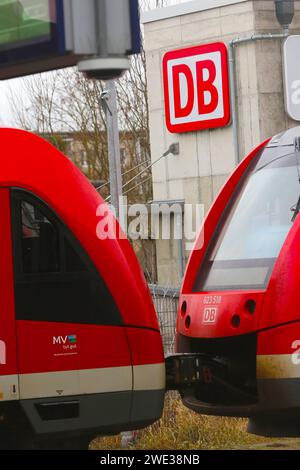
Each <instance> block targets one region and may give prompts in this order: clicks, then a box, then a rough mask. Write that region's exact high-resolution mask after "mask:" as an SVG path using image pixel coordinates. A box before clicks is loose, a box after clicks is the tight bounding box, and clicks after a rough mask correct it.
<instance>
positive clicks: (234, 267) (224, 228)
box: [194, 148, 300, 292]
mask: <svg viewBox="0 0 300 470" xmlns="http://www.w3.org/2000/svg"><path fill="white" fill-rule="evenodd" d="M297 158H298V157H297V155H295V154H294V153H293V154H290V155H281V156H278V152H277V154H275V153H273V154H272V149H270V148H269V149H266V150H265V151H264V152H263V153H262V155H260V156H259V157H258V159H257V160H256V162H255V164H254V167H252V169H251V170H250V172H249V174H248V176H247V178H246V179H245V180H244V182H243V183H242V186H241V188H240V189H239V193H238V195H237V196H236V195H235V196H233V202H231V207H230V208H229V209H228V212H227V215H225V217H224V219H223V221H222V222H221V223H220V226H219V228H218V231H217V234H216V238H215V240H214V241H213V242H212V244H211V246H210V249H209V250H208V253H207V255H206V258H205V260H204V262H203V263H202V266H201V267H200V269H199V272H198V274H197V277H196V282H195V285H194V291H196V292H197V291H211V290H231V289H233V290H234V289H248V288H257V289H260V288H264V287H265V286H266V284H267V282H268V280H269V278H270V275H271V272H272V268H273V266H274V264H275V261H276V259H277V257H278V255H279V252H280V250H281V248H282V245H283V243H284V240H285V238H286V236H287V234H288V232H289V230H290V228H291V226H292V223H293V212H292V211H293V208H294V207H295V205H296V203H297V201H298V199H299V194H300V185H299V176H298V168H297V166H298V161H297ZM299 163H300V162H299ZM283 188H284V190H283Z"/></svg>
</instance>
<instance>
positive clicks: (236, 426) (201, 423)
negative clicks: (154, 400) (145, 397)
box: [91, 395, 272, 450]
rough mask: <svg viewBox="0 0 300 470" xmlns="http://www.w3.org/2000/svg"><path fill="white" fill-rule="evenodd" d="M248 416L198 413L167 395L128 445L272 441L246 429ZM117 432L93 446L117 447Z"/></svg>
mask: <svg viewBox="0 0 300 470" xmlns="http://www.w3.org/2000/svg"><path fill="white" fill-rule="evenodd" d="M246 428H247V420H245V419H237V418H219V417H214V416H203V415H197V414H196V413H194V412H192V411H189V410H188V409H187V408H185V407H184V406H183V405H182V403H181V401H180V399H178V398H177V397H176V396H174V395H173V396H169V397H168V398H167V399H166V403H165V409H164V414H163V417H162V419H161V420H160V421H159V422H158V423H155V424H154V425H152V426H150V427H148V428H147V429H145V430H143V431H140V432H139V434H138V439H137V442H136V443H135V444H134V445H133V446H131V449H147V450H151V449H152V450H165V449H237V448H241V447H244V448H245V447H248V446H249V447H251V446H253V445H263V444H268V443H271V442H272V441H271V440H270V439H267V438H261V437H257V436H253V435H250V434H248V433H247V432H246ZM120 442H121V439H120V436H114V437H103V438H100V437H99V438H97V439H95V440H94V441H93V443H92V444H91V449H94V450H100V449H101V450H112V449H114V450H117V449H120V448H121V447H120Z"/></svg>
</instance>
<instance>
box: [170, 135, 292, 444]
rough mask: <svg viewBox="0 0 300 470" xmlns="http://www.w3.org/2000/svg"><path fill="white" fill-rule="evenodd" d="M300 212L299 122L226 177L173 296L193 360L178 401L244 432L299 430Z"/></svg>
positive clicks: (183, 343)
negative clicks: (243, 423) (237, 419)
mask: <svg viewBox="0 0 300 470" xmlns="http://www.w3.org/2000/svg"><path fill="white" fill-rule="evenodd" d="M299 211H300V127H297V128H294V129H291V130H289V131H287V132H284V133H282V134H280V135H278V136H276V137H274V138H273V139H271V140H269V141H267V142H264V143H263V144H261V145H260V146H259V147H258V148H256V149H255V150H254V151H253V152H252V153H251V154H250V155H248V156H247V157H246V158H245V159H244V160H243V161H242V162H241V163H240V165H239V166H238V167H237V168H236V170H235V171H234V173H233V174H232V175H231V177H230V178H229V179H228V181H227V183H226V184H225V185H224V187H223V189H222V190H221V192H220V194H219V195H218V197H217V199H216V201H215V203H214V204H213V206H212V208H211V210H210V211H209V213H208V215H207V217H206V220H205V222H204V225H203V227H202V230H201V233H200V235H199V239H198V241H197V243H196V245H195V249H194V251H193V252H192V254H191V257H190V260H189V263H188V267H187V271H186V274H185V278H184V282H183V286H182V292H181V296H180V305H179V312H178V319H177V352H178V353H186V354H187V353H189V355H190V356H188V355H187V358H188V357H190V360H191V364H192V366H191V367H192V368H191V370H192V373H191V374H190V376H189V379H188V378H187V385H186V386H182V387H181V394H182V397H183V400H184V403H185V404H186V406H188V407H189V408H191V409H193V410H195V411H196V412H199V413H204V414H213V415H228V416H245V417H250V426H249V430H250V431H252V432H255V433H260V434H266V435H298V436H299V435H300V296H299V292H300V290H299V286H300V269H299V266H300V249H299V247H300V216H299ZM203 240H204V242H203V243H202V241H203ZM179 357H180V356H179ZM192 375H193V377H192Z"/></svg>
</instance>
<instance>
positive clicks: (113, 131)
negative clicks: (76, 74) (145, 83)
mask: <svg viewBox="0 0 300 470" xmlns="http://www.w3.org/2000/svg"><path fill="white" fill-rule="evenodd" d="M106 83H107V91H108V99H107V106H106V116H107V121H106V122H107V145H108V162H109V183H110V194H111V204H112V205H113V207H114V208H115V211H116V217H117V218H118V219H119V217H120V198H121V196H122V172H121V158H120V136H119V126H118V108H117V93H116V85H115V82H114V80H108V81H107V82H106Z"/></svg>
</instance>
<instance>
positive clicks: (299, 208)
mask: <svg viewBox="0 0 300 470" xmlns="http://www.w3.org/2000/svg"><path fill="white" fill-rule="evenodd" d="M294 148H295V157H296V165H297V173H298V181H299V185H300V167H299V160H298V156H299V153H300V137H295V139H294ZM291 211H293V212H294V214H293V217H292V220H291V221H292V222H294V221H295V220H296V217H297V215H298V214H299V212H300V195H299V198H298V201H297V203H296V204H295V205H294V206H292V207H291Z"/></svg>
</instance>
